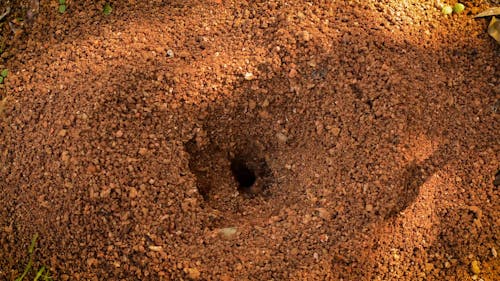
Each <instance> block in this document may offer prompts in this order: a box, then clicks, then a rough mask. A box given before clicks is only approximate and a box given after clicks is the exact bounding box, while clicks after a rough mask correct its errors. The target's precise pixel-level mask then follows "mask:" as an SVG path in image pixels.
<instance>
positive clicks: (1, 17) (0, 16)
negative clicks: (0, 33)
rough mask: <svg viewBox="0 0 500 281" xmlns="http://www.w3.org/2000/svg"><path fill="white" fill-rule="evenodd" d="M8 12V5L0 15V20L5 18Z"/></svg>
mask: <svg viewBox="0 0 500 281" xmlns="http://www.w3.org/2000/svg"><path fill="white" fill-rule="evenodd" d="M9 13H10V7H7V9H6V11H5V13H3V14H1V15H0V20H2V19H3V18H5V17H6V16H7V15H8V14H9Z"/></svg>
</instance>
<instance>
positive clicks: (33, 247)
mask: <svg viewBox="0 0 500 281" xmlns="http://www.w3.org/2000/svg"><path fill="white" fill-rule="evenodd" d="M36 239H38V233H35V235H33V238H32V239H31V244H30V247H29V249H28V252H29V253H30V254H33V251H34V250H35V246H36Z"/></svg>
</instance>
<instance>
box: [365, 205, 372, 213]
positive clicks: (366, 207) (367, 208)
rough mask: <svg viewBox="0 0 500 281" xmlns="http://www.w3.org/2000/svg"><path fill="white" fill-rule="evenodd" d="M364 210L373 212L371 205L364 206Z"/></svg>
mask: <svg viewBox="0 0 500 281" xmlns="http://www.w3.org/2000/svg"><path fill="white" fill-rule="evenodd" d="M365 210H366V211H367V212H371V211H373V205H372V204H366V206H365Z"/></svg>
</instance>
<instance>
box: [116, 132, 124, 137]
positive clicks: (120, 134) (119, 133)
mask: <svg viewBox="0 0 500 281" xmlns="http://www.w3.org/2000/svg"><path fill="white" fill-rule="evenodd" d="M115 136H116V137H117V138H121V137H123V131H122V130H118V131H116V133H115Z"/></svg>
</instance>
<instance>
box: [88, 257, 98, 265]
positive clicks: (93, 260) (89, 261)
mask: <svg viewBox="0 0 500 281" xmlns="http://www.w3.org/2000/svg"><path fill="white" fill-rule="evenodd" d="M94 265H97V259H96V258H89V259H87V266H89V267H92V266H94Z"/></svg>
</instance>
